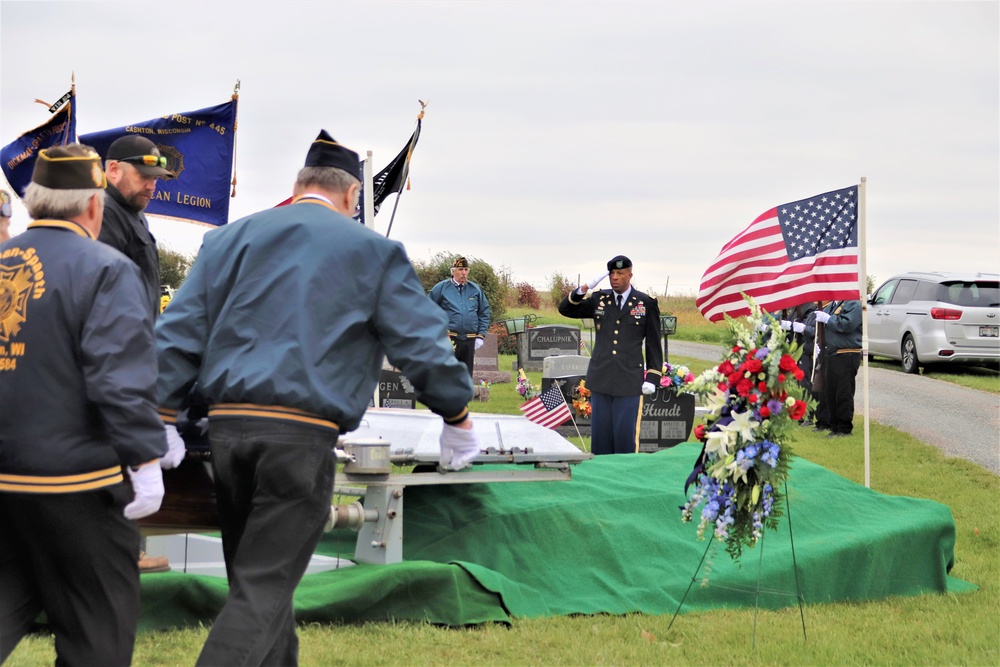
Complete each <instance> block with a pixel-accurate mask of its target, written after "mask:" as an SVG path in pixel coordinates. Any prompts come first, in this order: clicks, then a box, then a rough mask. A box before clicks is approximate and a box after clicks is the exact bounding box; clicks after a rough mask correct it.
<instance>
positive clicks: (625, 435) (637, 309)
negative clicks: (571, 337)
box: [559, 255, 663, 454]
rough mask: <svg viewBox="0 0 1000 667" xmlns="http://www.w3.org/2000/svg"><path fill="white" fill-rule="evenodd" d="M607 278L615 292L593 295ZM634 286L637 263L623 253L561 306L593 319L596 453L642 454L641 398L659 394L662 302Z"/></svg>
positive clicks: (590, 378)
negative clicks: (594, 329) (640, 439)
mask: <svg viewBox="0 0 1000 667" xmlns="http://www.w3.org/2000/svg"><path fill="white" fill-rule="evenodd" d="M608 275H610V278H611V289H609V290H598V291H596V292H593V291H591V290H593V289H594V288H595V287H596V286H597V285H598V284H599V283H600V282H601V281H602V280H604V278H605V276H608ZM631 282H632V260H630V259H629V258H628V257H625V256H624V255H618V256H617V257H615V258H614V259H612V260H611V261H610V262H608V273H602V274H601V275H599V276H598V277H596V278H594V279H593V280H592V281H590V282H589V283H587V284H586V285H581V286H580V287H578V288H576V289H575V290H573V291H572V292H570V293H569V294H568V295H566V296H565V297H563V300H562V302H561V303H560V304H559V313H560V314H562V315H564V316H566V317H579V318H592V319H593V320H594V326H595V328H596V338H595V341H594V353H593V355H592V356H591V359H590V365H589V366H588V367H587V389H589V390H590V391H591V396H590V403H591V407H592V409H593V413H592V414H591V417H590V437H591V441H590V442H591V446H590V449H591V451H592V452H593V453H594V454H630V453H634V452H637V451H639V437H638V436H639V432H638V429H639V419H640V414H641V410H642V395H643V394H646V395H648V394H652V393H654V392H655V391H656V387H657V386H658V385H659V384H660V376H661V375H662V372H663V371H662V369H663V350H662V348H661V347H660V307H659V304H657V302H656V299H655V298H654V297H651V296H649V295H648V294H643V293H642V292H640V291H639V290H637V289H634V288H633V287H632V285H631ZM588 292H589V293H588ZM644 347H645V350H646V358H645V361H643V356H642V352H643V348H644ZM647 369H648V370H647ZM647 379H648V381H647Z"/></svg>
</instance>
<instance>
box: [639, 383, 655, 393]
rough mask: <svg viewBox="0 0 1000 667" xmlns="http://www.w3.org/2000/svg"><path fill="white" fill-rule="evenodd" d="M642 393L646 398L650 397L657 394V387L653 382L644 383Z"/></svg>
mask: <svg viewBox="0 0 1000 667" xmlns="http://www.w3.org/2000/svg"><path fill="white" fill-rule="evenodd" d="M642 393H644V394H645V395H646V396H649V395H650V394H655V393H656V385H654V384H653V383H652V382H643V383H642Z"/></svg>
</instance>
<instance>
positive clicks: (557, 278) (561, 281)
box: [549, 271, 576, 308]
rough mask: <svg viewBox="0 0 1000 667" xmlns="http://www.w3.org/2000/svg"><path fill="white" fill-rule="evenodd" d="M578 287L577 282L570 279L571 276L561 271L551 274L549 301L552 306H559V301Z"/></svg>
mask: <svg viewBox="0 0 1000 667" xmlns="http://www.w3.org/2000/svg"><path fill="white" fill-rule="evenodd" d="M575 289H576V284H574V283H573V282H571V281H570V279H569V278H567V277H566V276H564V275H563V274H561V273H559V272H558V271H556V272H554V273H553V274H552V275H551V276H549V303H551V304H552V306H553V307H554V308H555V307H558V306H559V302H560V301H562V300H563V297H564V296H566V295H567V294H569V293H570V292H572V291H573V290H575Z"/></svg>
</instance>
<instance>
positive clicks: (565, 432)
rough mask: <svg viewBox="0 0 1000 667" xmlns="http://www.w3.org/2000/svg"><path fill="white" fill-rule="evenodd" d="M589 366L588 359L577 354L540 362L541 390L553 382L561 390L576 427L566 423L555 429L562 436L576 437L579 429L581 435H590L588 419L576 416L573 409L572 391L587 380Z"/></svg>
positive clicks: (583, 416)
mask: <svg viewBox="0 0 1000 667" xmlns="http://www.w3.org/2000/svg"><path fill="white" fill-rule="evenodd" d="M589 366H590V357H583V356H580V355H578V354H565V355H556V356H554V357H546V358H545V359H544V360H543V361H542V384H541V390H542V391H545V390H546V389H548V388H549V387H551V386H552V383H553V382H555V383H556V384H558V385H559V389H560V390H562V394H563V398H565V399H566V403H567V404H568V405H569V409H570V412H572V413H573V421H575V422H576V426H574V425H573V424H572V423H570V422H567V423H565V424H563V425H562V426H558V427H556V431H557V432H558V433H559V434H560V435H562V436H570V435H574V436H575V435H576V433H577V429H578V428H579V429H580V434H581V435H589V434H590V417H587V416H585V415H578V414H577V413H576V409H575V408H574V407H573V390H575V389H576V388H577V387H579V386H580V380H586V379H587V368H588V367H589Z"/></svg>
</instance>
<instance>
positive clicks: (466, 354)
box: [451, 338, 476, 377]
mask: <svg viewBox="0 0 1000 667" xmlns="http://www.w3.org/2000/svg"><path fill="white" fill-rule="evenodd" d="M451 342H453V343H454V344H455V358H456V359H458V360H459V361H461V362H462V363H463V364H465V365H466V366H468V367H469V377H472V369H473V367H474V366H475V365H476V339H475V338H466V339H465V340H458V339H457V338H452V339H451Z"/></svg>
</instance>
